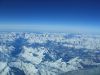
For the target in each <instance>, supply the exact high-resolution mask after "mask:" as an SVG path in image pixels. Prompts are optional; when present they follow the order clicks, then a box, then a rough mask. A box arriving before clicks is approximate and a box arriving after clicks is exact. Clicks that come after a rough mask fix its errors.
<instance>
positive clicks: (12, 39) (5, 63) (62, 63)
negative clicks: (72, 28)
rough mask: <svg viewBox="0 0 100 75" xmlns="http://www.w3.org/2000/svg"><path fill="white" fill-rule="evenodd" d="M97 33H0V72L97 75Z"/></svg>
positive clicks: (9, 74)
mask: <svg viewBox="0 0 100 75" xmlns="http://www.w3.org/2000/svg"><path fill="white" fill-rule="evenodd" d="M99 71H100V35H99V34H80V33H32V32H1V33H0V75H100V72H99Z"/></svg>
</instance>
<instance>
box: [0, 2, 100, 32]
mask: <svg viewBox="0 0 100 75" xmlns="http://www.w3.org/2000/svg"><path fill="white" fill-rule="evenodd" d="M99 28H100V0H0V31H52V32H98V33H100V29H99Z"/></svg>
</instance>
